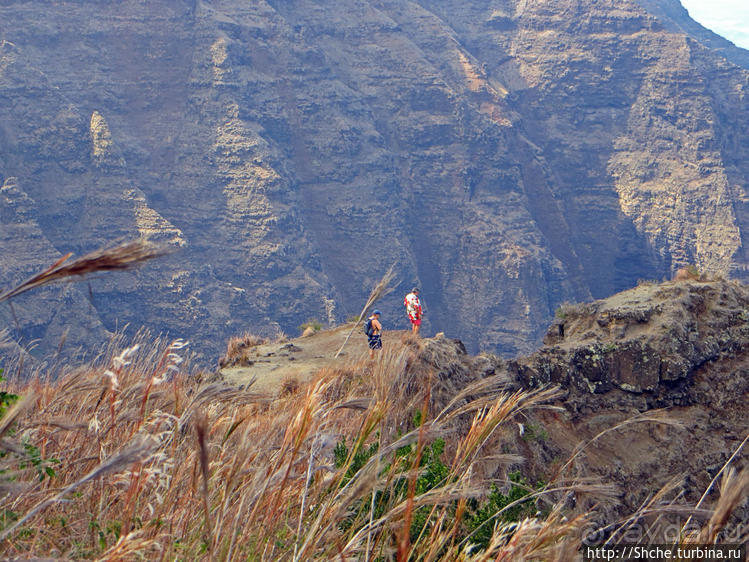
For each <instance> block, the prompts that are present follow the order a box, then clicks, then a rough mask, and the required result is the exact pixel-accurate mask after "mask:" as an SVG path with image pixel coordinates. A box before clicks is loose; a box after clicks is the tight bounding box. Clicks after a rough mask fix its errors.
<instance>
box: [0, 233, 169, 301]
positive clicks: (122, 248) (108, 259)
mask: <svg viewBox="0 0 749 562" xmlns="http://www.w3.org/2000/svg"><path fill="white" fill-rule="evenodd" d="M171 251H172V249H171V248H169V247H166V246H160V245H157V244H153V243H152V242H149V241H147V240H135V241H132V242H124V243H121V244H117V245H115V246H112V247H104V248H100V249H98V250H95V251H93V252H91V253H90V254H86V255H85V256H83V257H81V258H78V259H75V260H72V261H69V260H70V257H71V256H72V254H71V253H68V254H66V255H64V256H63V257H61V258H60V259H59V260H57V261H56V262H55V263H53V264H52V265H51V266H50V267H48V268H47V269H45V270H44V271H42V272H41V273H38V274H36V275H34V276H33V277H31V278H29V279H27V280H26V281H24V282H23V283H21V284H20V285H18V286H16V287H14V288H13V289H11V290H9V291H6V292H5V293H2V294H0V302H2V301H4V300H8V299H11V298H13V297H15V296H17V295H20V294H21V293H24V292H26V291H29V290H31V289H35V288H37V287H41V286H43V285H48V284H50V283H56V282H60V281H67V280H70V279H72V278H76V277H79V278H80V277H85V276H88V275H93V274H94V273H99V272H103V271H113V270H124V269H132V268H133V267H136V266H138V265H140V264H141V263H143V262H145V261H148V260H151V259H153V258H158V257H161V256H164V255H166V254H168V253H170V252H171Z"/></svg>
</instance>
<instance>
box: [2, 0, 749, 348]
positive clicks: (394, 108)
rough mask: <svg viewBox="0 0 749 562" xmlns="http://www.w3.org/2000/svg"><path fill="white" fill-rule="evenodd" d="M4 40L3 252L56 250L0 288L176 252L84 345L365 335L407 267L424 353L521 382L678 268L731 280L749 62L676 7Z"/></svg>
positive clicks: (81, 9)
mask: <svg viewBox="0 0 749 562" xmlns="http://www.w3.org/2000/svg"><path fill="white" fill-rule="evenodd" d="M0 21H3V22H4V25H3V26H2V29H0V183H7V182H8V181H9V180H8V178H15V179H14V180H13V185H14V186H15V187H14V189H15V190H16V191H17V193H18V194H19V195H18V197H29V198H30V199H32V200H33V201H34V202H35V206H33V208H32V210H31V211H30V212H29V213H27V214H15V215H13V214H12V213H11V214H10V215H7V213H10V211H11V209H12V207H8V208H7V209H5V211H7V213H6V216H4V220H3V223H2V224H1V225H0V228H1V229H8V228H9V227H10V225H14V226H13V228H16V227H18V228H20V229H21V230H23V229H26V230H29V229H38V235H39V237H40V239H42V238H43V239H44V240H45V245H46V246H45V247H46V248H47V249H46V250H45V251H44V252H42V251H39V252H37V251H36V250H34V251H33V252H30V250H27V249H26V248H24V249H23V250H24V251H25V254H24V253H23V252H21V250H19V247H18V245H17V244H15V243H10V242H5V241H6V240H8V237H6V236H4V235H3V236H2V237H0V239H2V240H3V241H4V242H3V246H2V247H0V251H2V253H3V263H4V264H5V267H4V268H3V270H4V271H3V279H2V280H3V283H4V284H5V285H6V286H7V285H10V284H12V283H13V282H15V281H20V280H21V279H19V276H18V275H16V274H13V272H15V271H18V270H19V265H18V264H21V263H24V264H25V263H27V260H28V263H29V264H32V263H33V264H34V266H38V267H39V268H41V267H43V266H46V265H48V264H49V260H50V259H51V260H54V259H55V257H56V256H59V255H60V254H61V253H66V252H68V251H74V252H76V253H78V254H80V253H83V252H85V251H87V250H91V249H93V248H94V247H96V246H99V245H100V244H101V243H102V242H103V241H108V240H113V239H117V238H121V237H133V236H139V235H148V236H152V237H156V238H160V239H162V240H163V241H165V242H167V243H170V244H174V245H176V246H180V247H181V248H182V251H181V252H179V253H177V254H175V255H174V256H172V257H171V258H169V259H168V260H164V261H163V262H161V264H156V265H154V266H149V267H146V268H144V269H143V270H141V271H139V272H137V273H135V274H123V275H118V276H110V277H104V278H101V279H95V280H93V281H92V282H91V291H90V292H89V298H87V299H80V298H77V300H75V302H71V303H69V310H71V311H73V312H71V313H72V314H75V315H76V316H77V317H80V318H83V319H84V320H83V321H81V322H73V323H71V326H70V330H71V334H72V333H73V332H76V333H78V336H76V337H77V339H78V340H79V341H85V340H87V341H90V342H93V341H94V340H95V339H96V338H95V337H94V334H101V333H106V332H111V331H114V330H116V329H118V327H121V326H124V325H130V326H132V327H137V326H140V325H143V324H145V325H147V326H148V327H150V328H151V329H152V330H154V331H156V332H166V331H169V332H170V333H173V334H175V335H179V336H181V337H186V338H189V339H191V340H192V341H193V343H194V344H195V345H196V346H197V348H198V350H200V351H203V352H204V353H206V354H209V355H210V356H211V357H216V356H218V348H219V347H220V345H221V342H223V341H225V340H226V338H227V336H228V335H230V334H235V333H240V332H243V331H245V330H247V329H250V330H252V331H260V332H262V331H263V330H269V331H271V332H275V331H279V330H284V331H287V332H293V331H295V328H296V326H298V325H299V324H300V323H301V322H304V321H305V320H307V319H309V318H313V317H314V318H318V319H320V320H323V321H331V322H336V321H341V320H343V319H345V318H347V317H348V316H350V315H352V314H355V313H358V311H359V308H360V306H361V303H362V302H363V301H364V300H365V298H366V295H367V293H368V291H369V289H370V287H371V284H372V282H373V281H374V280H376V279H378V278H379V277H380V276H381V274H382V272H383V271H384V269H386V268H387V266H389V265H390V264H391V263H395V264H396V267H397V269H398V272H399V278H400V279H401V280H402V281H403V284H402V285H401V286H400V287H399V290H403V291H404V292H405V291H406V290H408V289H409V288H410V287H411V286H412V285H413V284H414V283H416V284H418V285H420V286H421V288H422V294H423V295H424V298H425V301H426V305H427V309H428V314H427V320H428V325H427V326H426V329H427V330H429V329H431V330H435V331H436V330H443V331H446V333H448V335H459V336H460V337H461V338H462V339H464V341H465V342H466V345H467V346H468V348H469V349H471V350H476V349H479V348H481V349H488V350H494V351H497V352H499V353H502V354H505V355H512V354H514V353H516V352H518V351H525V352H529V351H531V350H532V349H533V348H534V346H535V345H536V344H537V343H538V341H540V339H541V337H542V335H543V331H544V327H545V326H546V325H547V323H548V320H549V319H550V318H551V316H552V315H553V311H554V310H555V309H556V308H557V307H558V305H559V304H560V303H562V302H565V301H581V300H586V299H589V298H590V297H591V296H593V297H604V296H607V295H610V294H613V293H614V292H616V291H618V290H622V289H625V288H629V287H632V286H634V285H635V284H636V282H637V280H638V279H653V278H655V279H660V278H663V277H664V276H668V275H670V273H671V272H672V271H674V270H675V269H677V268H678V267H680V266H682V265H685V264H687V263H694V264H696V265H697V266H698V267H699V268H701V269H703V270H709V271H713V272H724V273H727V274H728V273H730V274H731V275H732V276H735V277H739V278H744V277H745V276H746V264H747V263H748V261H749V260H747V255H746V253H745V252H746V249H745V248H746V244H745V242H746V240H745V237H746V233H747V232H749V224H747V221H749V207H747V201H749V196H748V195H747V191H746V188H747V185H748V182H747V179H748V178H749V164H748V163H749V154H748V153H747V151H749V148H748V147H749V142H748V141H749V139H747V134H749V133H747V131H749V106H748V105H747V99H749V98H747V97H746V91H747V88H749V70H747V69H748V68H749V63H747V55H746V52H745V51H742V50H740V49H736V48H732V47H731V46H730V45H727V44H726V43H725V42H721V41H720V39H719V38H716V37H715V36H714V35H711V34H709V33H708V32H707V31H706V30H704V29H702V28H701V27H699V26H697V25H696V24H694V22H691V20H689V19H688V16H687V15H686V13H685V12H684V11H683V10H681V9H680V6H678V3H677V2H676V1H675V0H647V1H645V0H640V1H636V0H616V1H614V0H598V1H592V0H583V1H578V0H574V1H573V0H558V1H555V2H553V3H550V2H545V1H540V0H534V1H530V2H526V1H523V2H520V1H516V0H496V1H494V2H490V3H487V2H477V1H466V0H460V1H458V0H435V1H430V2H408V1H405V0H386V1H376V2H364V1H359V0H354V1H348V2H338V1H335V0H324V1H317V2H310V1H307V0H301V1H294V2H280V1H276V0H260V1H257V2H249V3H248V2H238V1H236V0H216V1H213V2H207V1H187V0H186V1H180V2H166V1H163V0H156V1H152V2H148V3H143V2H135V1H130V0H126V1H124V2H113V1H111V0H103V1H99V2H95V3H90V2H89V3H79V2H60V3H53V4H49V3H45V4H43V5H42V4H39V3H35V2H28V1H22V0H17V1H10V2H4V3H3V4H2V6H0ZM3 232H4V233H5V232H10V231H9V230H4V231H3ZM34 247H37V246H34ZM38 247H39V248H41V246H38ZM19 252H20V253H19ZM19 274H20V272H19ZM81 294H82V293H81ZM35 302H36V304H35ZM27 305H28V307H29V310H30V314H31V315H32V316H33V315H36V316H39V317H42V316H41V312H40V310H39V309H41V308H43V307H46V304H45V301H33V300H32V299H29V302H28V303H27ZM378 306H380V305H378ZM92 307H93V308H92ZM381 308H382V309H383V312H384V313H385V314H384V319H385V321H386V323H387V324H388V326H387V327H388V328H398V327H406V321H405V317H404V315H403V311H402V310H401V306H400V298H393V299H391V300H390V301H389V302H383V303H382V304H381ZM3 318H4V319H6V320H7V318H6V317H5V316H4V317H3ZM34 326H35V324H33V322H31V321H29V322H26V321H24V320H23V319H20V318H19V328H20V336H19V337H21V338H22V339H23V341H24V342H28V341H29V340H30V339H32V338H35V337H38V335H39V333H38V330H36V331H35V328H34ZM42 335H43V334H42ZM48 335H49V337H48V338H45V339H44V340H43V343H42V347H40V348H39V349H40V352H41V351H44V349H46V350H47V351H51V350H55V349H57V346H58V343H59V342H58V341H54V338H55V337H57V335H56V334H53V333H50V334H48Z"/></svg>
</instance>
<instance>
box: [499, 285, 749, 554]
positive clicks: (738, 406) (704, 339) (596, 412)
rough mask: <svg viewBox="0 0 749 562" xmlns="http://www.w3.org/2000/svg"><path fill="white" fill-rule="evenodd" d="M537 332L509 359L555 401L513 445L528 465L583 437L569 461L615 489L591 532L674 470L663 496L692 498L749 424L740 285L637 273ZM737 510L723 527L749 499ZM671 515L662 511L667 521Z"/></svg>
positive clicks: (545, 463)
mask: <svg viewBox="0 0 749 562" xmlns="http://www.w3.org/2000/svg"><path fill="white" fill-rule="evenodd" d="M544 342H545V345H544V346H543V347H541V348H540V349H539V350H538V351H537V352H536V353H534V354H532V355H530V356H528V357H524V358H519V359H516V360H512V361H509V362H508V363H507V365H506V370H507V373H508V374H509V376H510V378H514V379H515V380H516V381H517V382H518V383H519V385H520V386H522V387H535V386H538V385H543V384H549V383H551V384H557V385H559V386H561V388H562V389H563V390H564V391H565V397H564V399H563V400H562V402H561V405H563V407H564V413H563V414H561V415H543V414H542V415H540V416H539V417H538V418H536V419H535V420H534V421H533V422H532V423H535V424H538V425H539V426H542V427H543V435H544V436H546V437H547V438H546V439H545V440H539V441H538V442H536V443H528V442H525V443H522V444H521V448H522V449H523V450H524V452H525V455H526V456H527V458H528V459H529V466H530V467H533V468H535V469H537V470H539V471H540V472H543V471H544V470H549V469H550V467H552V466H553V464H554V459H557V461H558V459H566V458H568V456H569V455H570V454H572V451H573V448H574V446H575V445H576V444H577V443H579V442H583V443H588V444H589V450H588V452H587V453H586V454H585V455H583V457H582V458H580V459H579V461H578V462H577V463H576V464H577V465H578V466H579V468H580V470H582V471H583V472H584V473H588V474H590V475H591V476H599V477H602V479H603V481H605V482H610V483H613V484H614V485H615V486H616V490H617V496H618V497H617V501H615V502H614V503H613V504H612V505H609V506H603V508H602V509H601V519H600V521H599V522H598V523H599V524H600V525H602V527H601V528H600V529H599V531H600V535H599V536H598V537H597V538H598V539H599V540H601V539H602V538H605V536H607V533H610V532H611V531H612V530H613V529H614V528H615V525H614V526H612V527H608V525H609V524H612V523H613V522H614V521H616V520H617V519H619V518H621V517H627V516H628V515H630V514H632V513H634V512H635V511H637V509H638V508H639V507H640V505H641V504H642V502H643V501H645V500H646V498H647V497H648V495H649V494H653V493H655V492H657V491H658V490H660V488H661V487H664V486H666V484H667V483H668V482H669V480H671V479H672V478H674V477H675V476H677V477H681V480H680V481H679V482H678V485H677V486H676V488H675V489H674V490H672V491H671V492H670V494H667V497H668V498H674V497H677V500H676V503H685V504H687V505H690V504H691V505H692V506H694V505H695V504H697V502H698V501H699V500H700V498H701V496H702V494H703V492H704V491H705V490H706V489H707V488H708V486H709V485H710V482H711V480H712V479H713V478H714V477H715V476H716V474H717V473H718V471H719V470H720V469H721V468H722V467H723V466H724V464H725V463H726V462H727V461H728V460H729V458H731V457H732V455H733V453H734V452H735V451H737V449H739V448H740V446H741V443H742V441H743V440H744V439H745V437H746V435H747V432H749V421H748V420H747V418H746V404H747V402H748V401H749V356H748V353H747V350H748V349H749V290H748V289H747V287H746V286H745V285H741V284H738V283H735V282H728V281H713V282H700V281H673V282H668V283H664V284H643V285H641V286H638V287H636V288H634V289H631V290H629V291H625V292H623V293H619V294H616V295H614V296H612V297H610V298H607V299H604V300H600V301H595V302H594V303H591V304H588V305H578V306H574V307H565V308H563V309H562V310H561V312H560V314H559V315H558V317H557V318H556V319H555V321H554V323H553V324H552V325H551V327H550V328H549V331H548V333H547V335H546V337H545V339H544ZM657 420H661V421H660V422H659V421H657ZM666 420H667V421H666ZM616 426H619V429H613V430H612V428H615V427H616ZM538 433H541V431H537V434H538ZM746 458H747V457H746V455H745V454H743V453H741V454H738V455H737V456H736V457H735V459H734V462H733V464H732V466H733V467H734V468H741V467H745V466H746ZM526 469H527V468H526ZM710 498H712V499H714V498H715V495H712V496H710ZM580 501H585V500H583V499H582V498H580ZM736 517H737V519H735V520H734V522H733V523H732V524H731V525H730V526H729V530H730V529H735V528H736V527H735V525H736V523H737V522H742V524H744V525H746V523H747V522H749V505H746V504H745V502H744V505H743V506H741V508H740V509H739V510H738V513H737V515H736ZM678 520H679V519H678V517H674V516H669V517H666V518H665V520H664V524H665V523H669V524H671V525H673V524H674V522H675V521H678ZM680 521H681V523H682V524H683V523H685V522H686V516H685V517H682V518H681V519H680ZM739 528H740V526H739ZM653 538H657V537H653Z"/></svg>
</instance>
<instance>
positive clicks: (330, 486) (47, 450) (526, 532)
mask: <svg viewBox="0 0 749 562" xmlns="http://www.w3.org/2000/svg"><path fill="white" fill-rule="evenodd" d="M419 349H420V348H419V345H418V343H416V342H414V343H413V345H409V346H405V347H401V348H397V347H396V346H391V347H390V348H389V349H385V350H383V352H382V354H381V355H380V356H379V357H378V359H377V360H376V361H373V362H369V361H364V362H362V363H351V364H348V365H347V366H345V367H343V368H337V369H323V370H322V371H321V372H319V373H318V374H317V375H316V376H315V377H314V378H313V380H312V381H311V382H310V383H308V384H306V385H298V384H297V385H295V388H294V389H293V390H294V391H293V392H288V393H285V394H283V395H282V396H281V398H279V399H278V400H275V401H272V402H269V401H267V400H266V399H264V398H263V397H261V396H259V395H255V394H253V393H252V392H250V391H247V390H243V391H240V390H238V389H236V388H232V387H226V386H223V385H221V384H216V383H213V384H202V383H200V382H198V381H199V377H196V376H194V374H192V373H191V370H190V367H189V366H188V365H186V363H187V361H183V360H182V358H183V356H184V354H185V349H184V342H180V341H164V340H158V339H157V340H154V341H148V340H147V338H146V337H145V336H141V337H140V338H139V339H138V340H136V341H130V342H127V343H126V342H124V341H123V340H122V339H121V338H120V339H118V340H116V341H114V342H113V343H112V345H110V346H109V348H108V350H107V351H106V353H104V354H103V355H102V356H100V357H99V358H98V359H97V361H96V362H95V363H94V364H93V365H92V366H90V367H88V368H85V369H79V370H77V371H75V372H71V373H68V374H66V375H64V376H63V377H61V378H60V379H58V380H57V381H53V382H42V381H39V380H35V381H31V382H28V383H25V384H20V383H17V384H16V385H15V386H14V387H13V388H10V389H9V390H12V391H14V392H16V393H18V394H20V395H22V396H24V402H23V403H22V404H19V405H18V406H17V407H16V408H14V409H13V411H12V412H8V413H7V414H6V417H5V418H4V425H3V426H2V430H3V431H5V433H6V435H5V437H4V439H5V441H8V443H7V446H6V449H7V450H9V451H12V450H14V449H13V447H16V449H15V450H16V451H17V452H16V453H13V452H9V453H8V454H7V455H6V456H5V457H4V458H3V459H2V463H3V464H4V466H3V468H5V469H6V470H9V471H12V474H13V476H14V478H15V479H14V480H13V484H14V485H15V486H12V487H11V486H9V487H7V488H6V494H7V495H5V497H4V498H2V500H0V502H1V503H2V505H1V506H0V513H1V514H2V519H0V526H1V527H0V529H1V530H0V533H2V534H1V535H0V538H2V542H0V553H1V554H2V556H4V557H8V558H12V557H33V556H55V557H61V558H74V559H75V558H78V559H106V560H127V559H138V558H139V557H140V558H145V559H162V560H177V559H179V560H193V559H213V560H309V559H320V560H330V559H361V560H374V559H376V558H378V557H379V558H381V559H385V560H389V559H400V560H490V559H503V560H526V559H539V560H566V559H570V558H571V557H572V556H573V554H574V553H575V552H577V550H578V548H579V547H580V544H581V540H582V536H583V529H584V526H585V524H586V523H587V522H588V519H589V514H587V513H584V512H575V511H574V510H573V511H571V510H569V509H564V508H563V503H562V498H563V497H564V495H565V494H566V493H567V492H570V491H575V490H578V491H581V492H585V493H588V494H594V495H595V494H599V495H605V493H606V492H607V488H606V487H605V486H601V485H599V484H596V483H591V482H590V481H586V480H583V479H575V478H573V477H572V476H571V475H570V474H566V475H565V476H564V478H565V479H564V480H563V479H562V478H561V477H560V479H559V480H557V481H553V482H549V483H548V484H547V485H546V486H545V487H544V488H543V489H534V491H533V497H537V498H539V499H541V498H543V499H544V500H545V502H546V503H547V504H549V505H551V506H552V507H551V511H550V513H549V514H548V515H547V516H546V517H545V518H535V517H531V518H526V519H523V520H521V521H519V522H517V523H506V522H503V521H502V520H501V519H500V517H499V516H500V515H501V513H498V514H497V518H495V519H492V520H489V521H488V522H487V524H489V525H491V526H492V527H493V533H492V539H491V542H490V544H489V545H488V548H487V549H485V550H479V549H477V548H476V547H475V545H474V544H473V542H474V541H473V536H472V535H471V534H470V533H466V531H465V524H464V523H465V522H464V514H465V513H466V512H467V510H468V509H469V506H470V502H471V501H472V500H471V498H480V497H481V496H482V495H484V494H485V493H486V490H487V489H488V482H486V481H483V480H481V479H479V478H478V477H477V476H476V475H477V474H479V473H480V472H481V471H480V470H478V468H479V465H480V464H481V463H482V462H483V459H484V457H485V456H487V455H495V454H496V451H492V450H488V444H490V443H493V440H494V438H495V437H496V434H497V433H498V431H499V429H500V428H501V427H503V426H508V427H513V426H514V424H515V421H514V420H515V418H516V416H517V415H519V414H522V413H523V412H526V411H528V410H531V409H535V408H543V407H547V404H548V402H549V401H550V400H552V399H554V398H555V397H556V396H557V393H556V391H555V390H552V389H547V390H540V391H534V392H516V393H512V394H508V393H503V392H501V391H500V390H498V388H499V387H498V386H497V384H496V381H493V380H482V381H479V382H477V383H475V384H474V385H472V386H470V387H469V388H466V389H465V390H464V391H463V392H461V393H460V394H459V395H457V396H456V397H455V399H454V400H452V401H451V402H449V403H447V404H446V405H445V406H444V407H441V408H440V410H439V411H431V408H432V407H433V406H431V404H433V402H432V401H431V393H432V387H433V378H434V377H433V376H432V375H431V374H430V373H429V372H428V370H426V371H425V370H424V364H422V363H420V362H419V361H418V360H417V357H418V353H419ZM290 385H291V384H290ZM249 390H251V388H250V389H249ZM414 412H419V415H420V417H421V423H419V424H415V423H414V422H413V417H414ZM466 419H467V420H468V423H467V424H466V423H465V420H466ZM6 420H7V421H6ZM638 421H641V420H638ZM11 434H12V439H8V436H9V435H11ZM438 438H444V439H445V440H446V441H447V447H446V448H445V451H444V453H443V454H442V460H443V462H444V463H445V465H446V467H447V468H446V473H445V475H444V476H443V477H442V478H441V480H440V481H439V482H436V483H435V485H434V486H431V487H430V488H429V489H426V490H424V489H419V488H418V487H417V482H418V478H419V477H420V476H421V475H422V474H423V471H424V467H422V466H420V462H419V461H420V459H421V458H423V456H424V455H426V454H427V451H428V448H429V444H430V443H432V442H434V440H435V439H438ZM11 442H12V443H11ZM342 442H345V443H347V444H348V454H346V455H344V456H343V457H341V456H340V454H339V456H338V457H336V454H335V447H336V445H337V444H340V443H342ZM23 443H27V444H32V445H33V446H34V447H36V448H37V450H38V457H37V458H38V459H39V460H40V462H41V464H40V465H36V466H35V465H34V464H32V463H28V462H26V463H24V462H23V459H24V458H27V457H28V455H26V457H24V454H26V453H24V446H23V445H21V447H20V449H19V448H18V445H19V444H23ZM373 444H376V447H375V450H374V453H373V454H371V455H370V456H368V457H365V458H364V459H363V460H362V458H360V456H358V455H359V453H361V452H362V451H365V450H373V449H372V446H373ZM408 447H410V451H411V453H409V454H408V455H404V454H403V453H402V451H403V450H404V448H408ZM583 453H584V447H583V448H580V449H579V450H578V451H577V452H576V457H579V456H581V455H583ZM45 459H59V462H54V463H51V462H50V463H47V462H45ZM357 463H358V464H357ZM47 466H48V467H50V468H52V469H53V470H54V473H55V475H54V476H53V477H49V476H48V475H46V473H45V474H44V475H43V476H42V478H41V479H40V471H39V469H40V468H41V469H42V471H44V470H43V469H44V467H47ZM355 466H356V467H358V469H357V470H353V468H352V467H355ZM395 468H397V469H398V470H395ZM568 472H569V471H568ZM9 474H11V472H6V473H5V476H6V482H5V483H9V481H8V480H7V476H8V475H9ZM404 482H405V484H404ZM723 483H724V486H723V487H722V489H721V492H722V494H723V496H725V497H726V500H725V502H724V503H723V504H721V506H720V508H719V509H718V510H716V512H715V518H714V519H715V521H714V523H715V525H719V524H721V522H723V521H725V520H726V519H727V517H728V515H729V514H730V511H731V510H732V509H733V508H734V507H735V505H736V504H737V501H738V499H739V498H740V497H741V496H740V493H741V492H742V491H743V490H744V489H745V488H746V476H736V475H735V474H734V473H733V472H732V471H729V470H726V474H725V476H724V480H723ZM19 485H22V487H19ZM723 488H725V489H723ZM739 488H740V489H739ZM737 490H738V491H737ZM374 507H376V509H373V508H374ZM510 507H511V506H508V507H507V508H510ZM650 507H652V506H650ZM425 512H426V513H428V520H429V524H428V525H426V526H424V527H423V529H422V530H421V531H420V532H419V533H418V534H417V535H416V536H413V534H412V533H410V532H409V530H410V529H412V528H413V525H412V524H413V521H415V519H416V518H417V517H419V516H420V514H421V515H423V514H424V513H425ZM707 538H710V537H707Z"/></svg>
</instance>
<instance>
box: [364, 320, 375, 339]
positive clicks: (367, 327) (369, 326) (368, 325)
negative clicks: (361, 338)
mask: <svg viewBox="0 0 749 562" xmlns="http://www.w3.org/2000/svg"><path fill="white" fill-rule="evenodd" d="M364 333H365V334H366V335H367V337H368V338H371V337H372V334H374V327H373V326H372V319H371V318H367V321H366V322H365V323H364Z"/></svg>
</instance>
